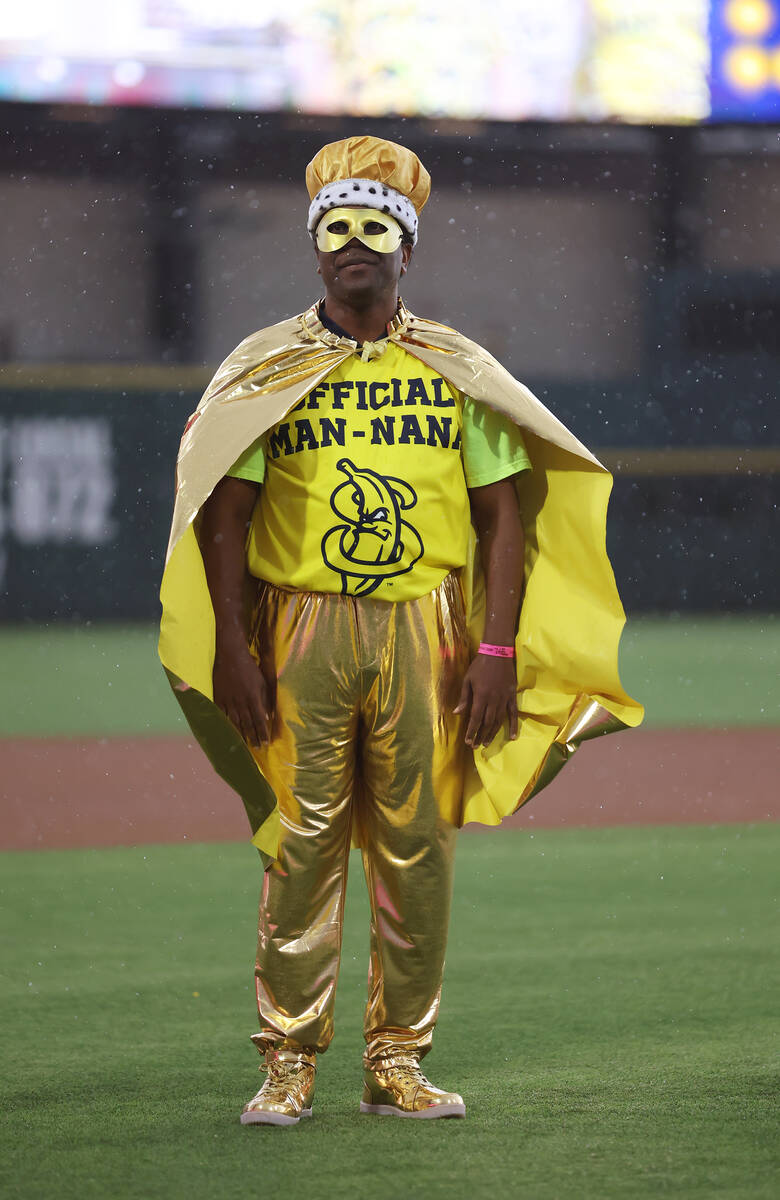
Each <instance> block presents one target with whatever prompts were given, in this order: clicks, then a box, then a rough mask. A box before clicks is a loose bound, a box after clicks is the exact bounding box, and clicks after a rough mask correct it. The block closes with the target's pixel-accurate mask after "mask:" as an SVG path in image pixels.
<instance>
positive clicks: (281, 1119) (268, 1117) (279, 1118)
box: [241, 1108, 311, 1125]
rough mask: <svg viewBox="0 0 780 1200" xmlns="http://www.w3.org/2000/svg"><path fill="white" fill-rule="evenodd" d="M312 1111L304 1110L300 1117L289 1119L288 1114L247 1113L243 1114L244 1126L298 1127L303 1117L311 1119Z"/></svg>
mask: <svg viewBox="0 0 780 1200" xmlns="http://www.w3.org/2000/svg"><path fill="white" fill-rule="evenodd" d="M310 1116H311V1109H310V1108H302V1109H301V1113H300V1116H298V1117H288V1116H287V1114H286V1113H277V1112H260V1111H256V1112H245V1113H242V1114H241V1124H242V1125H297V1124H298V1122H299V1121H300V1119H301V1117H310Z"/></svg>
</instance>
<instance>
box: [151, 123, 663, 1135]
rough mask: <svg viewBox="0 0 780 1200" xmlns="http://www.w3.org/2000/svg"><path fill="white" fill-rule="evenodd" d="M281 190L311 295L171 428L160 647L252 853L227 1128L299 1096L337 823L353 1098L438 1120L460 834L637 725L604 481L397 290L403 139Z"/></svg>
mask: <svg viewBox="0 0 780 1200" xmlns="http://www.w3.org/2000/svg"><path fill="white" fill-rule="evenodd" d="M307 186H308V189H309V195H310V198H311V206H310V210H309V220H308V229H309V232H310V234H311V235H312V237H313V239H314V243H315V252H316V256H317V262H318V273H319V274H321V276H322V280H323V283H324V286H325V298H324V301H322V302H320V303H318V304H316V305H314V306H313V307H312V308H311V309H310V310H309V311H308V312H307V313H304V314H302V316H301V317H298V318H294V319H292V320H291V321H287V322H282V323H281V324H280V325H278V326H275V327H272V328H271V329H268V330H261V331H260V332H259V333H258V334H255V335H253V336H252V337H250V338H249V339H247V340H246V342H244V343H242V344H241V346H239V347H238V348H237V350H236V351H235V352H234V353H233V354H232V355H231V356H230V357H229V358H228V359H227V360H226V362H225V363H224V364H223V365H222V367H221V368H220V370H219V371H218V372H217V375H216V376H215V378H214V380H213V381H212V384H211V386H210V388H209V389H208V391H207V393H206V396H205V397H204V400H203V401H202V402H201V405H200V406H199V408H198V411H197V413H196V414H195V415H194V416H193V418H191V421H190V424H189V425H188V429H187V430H186V431H185V437H184V439H183V441H182V450H181V452H180V457H179V481H178V495H177V508H176V511H175V514H174V527H173V530H172V535H171V545H170V553H169V565H168V569H167V572H166V577H165V580H164V583H163V603H164V608H165V613H164V620H163V633H162V637H161V656H162V658H163V662H164V664H165V665H166V669H167V670H168V674H169V677H170V678H171V682H172V683H173V686H174V688H175V690H176V693H177V696H178V698H179V699H180V701H181V703H182V706H183V707H184V709H185V712H186V713H187V715H188V719H190V722H191V724H192V726H193V729H194V730H195V732H196V734H197V736H198V737H199V739H200V740H201V742H202V744H203V745H204V748H206V750H207V752H208V753H209V755H210V757H211V758H212V761H213V762H214V763H215V765H216V766H217V769H218V770H220V772H221V773H222V774H223V775H224V776H225V778H228V779H229V781H230V782H231V783H233V785H234V786H235V787H236V789H237V790H238V791H240V793H241V794H242V796H243V798H244V800H245V803H246V805H247V811H248V813H249V815H250V820H251V821H252V825H253V828H254V831H255V832H254V838H253V841H254V842H255V844H256V845H257V846H258V848H259V849H260V850H261V852H263V853H264V855H265V857H266V863H267V865H266V871H265V876H264V885H263V892H262V898H261V903H260V915H259V930H258V955H257V967H256V979H257V999H258V1011H259V1015H260V1032H259V1033H258V1034H255V1035H254V1036H253V1041H254V1042H255V1043H256V1045H257V1046H258V1049H259V1050H260V1052H261V1054H262V1055H263V1056H264V1067H265V1069H266V1070H267V1072H268V1078H267V1079H266V1081H265V1083H264V1085H263V1087H262V1088H261V1090H260V1091H259V1092H258V1094H257V1095H256V1096H255V1097H254V1098H253V1099H252V1100H251V1101H250V1102H249V1103H248V1104H247V1105H246V1107H245V1109H244V1112H243V1113H242V1116H241V1120H242V1123H244V1124H292V1123H296V1122H297V1121H298V1120H299V1119H300V1117H301V1116H305V1115H310V1114H311V1107H312V1098H313V1094H314V1080H315V1070H316V1055H317V1054H318V1053H322V1052H323V1051H324V1050H325V1049H326V1048H327V1046H328V1044H329V1041H330V1039H331V1037H332V1032H333V1022H332V1014H333V1002H334V996H335V986H336V978H337V973H338V965H339V954H340V946H341V931H342V914H343V901H344V888H345V883H346V867H347V857H348V850H349V846H350V840H351V838H354V839H355V841H357V842H358V843H359V844H360V846H361V848H362V853H363V864H364V870H365V874H366V880H367V885H368V890H369V898H370V902H371V913H372V920H371V955H370V971H369V1002H368V1006H367V1010H366V1019H365V1035H366V1051H365V1055H364V1070H365V1075H364V1079H365V1082H364V1092H363V1100H362V1102H361V1106H360V1107H361V1111H363V1112H368V1113H375V1114H380V1115H393V1116H401V1117H416V1118H419V1117H422V1118H431V1117H434V1118H435V1117H462V1116H463V1115H464V1114H465V1106H464V1103H463V1100H462V1098H461V1097H460V1096H459V1095H458V1094H457V1093H453V1092H446V1091H443V1090H441V1089H439V1088H437V1087H435V1086H434V1085H433V1084H431V1083H430V1082H429V1080H428V1079H426V1077H425V1076H424V1075H423V1074H422V1071H421V1068H420V1060H421V1059H422V1057H423V1056H424V1055H425V1054H426V1053H427V1052H428V1050H429V1049H430V1045H431V1039H432V1035H433V1029H434V1026H435V1022H436V1017H437V1013H438V1007H439V999H440V993H441V979H442V971H443V965H444V951H445V946H446V938H447V926H448V920H449V908H450V895H451V884H452V865H453V855H454V842H455V833H456V829H457V827H458V826H460V825H462V824H463V823H464V822H465V821H466V820H473V819H476V820H482V821H485V822H487V823H489V824H494V823H497V822H498V821H499V820H500V819H501V817H502V816H503V815H505V814H506V813H508V812H511V811H513V810H514V809H515V808H516V807H517V806H518V804H519V803H522V802H523V801H524V800H526V799H528V798H529V797H530V795H531V794H533V793H534V791H536V790H539V788H540V787H542V786H544V784H545V783H546V782H547V781H548V779H549V778H550V777H551V776H552V774H553V773H554V771H555V770H556V769H557V767H558V766H560V765H561V763H562V762H563V761H564V760H565V758H566V757H567V756H568V755H569V754H570V753H571V751H572V749H574V748H575V747H576V745H577V744H578V742H579V741H580V740H582V738H583V737H585V736H592V735H593V734H594V733H596V732H603V731H604V730H605V729H608V728H616V727H624V726H625V725H631V724H638V722H639V720H640V719H641V709H640V708H639V706H637V705H636V704H635V703H634V702H633V701H631V700H630V699H629V698H628V697H627V696H626V695H625V693H624V692H623V690H622V688H621V686H620V682H619V679H618V675H617V640H618V637H619V632H620V626H621V625H622V623H623V619H624V618H623V613H622V609H621V607H620V603H619V600H618V598H617V593H616V592H615V588H614V580H613V579H612V576H611V571H610V569H609V564H608V561H607V559H606V553H605V550H604V543H603V526H604V516H605V509H606V498H607V495H608V490H609V488H608V476H606V473H605V472H604V471H603V468H601V467H600V465H599V464H598V463H596V461H595V460H594V459H593V456H592V455H590V453H589V452H588V451H587V450H586V449H585V448H584V447H583V446H581V445H580V443H578V442H577V441H576V439H575V438H573V437H572V435H571V434H569V433H568V431H567V430H565V429H564V427H563V426H561V425H560V423H559V422H557V421H556V420H555V418H554V417H552V416H551V414H549V413H547V411H546V410H545V409H544V408H543V407H542V406H541V405H540V404H539V402H538V401H536V400H535V398H534V397H532V396H531V395H530V393H528V392H527V390H526V389H524V388H522V385H520V384H518V383H517V382H516V381H514V380H512V379H511V377H509V376H508V375H506V373H505V372H503V371H502V368H500V367H499V366H498V364H497V363H495V362H494V360H492V359H490V356H489V355H487V354H486V352H485V351H483V350H481V348H480V347H477V346H475V345H474V344H473V343H470V342H468V341H467V339H464V338H462V337H461V336H460V335H458V334H456V333H454V331H452V330H448V329H446V328H445V327H443V326H438V325H435V323H433V322H425V321H420V320H419V319H418V318H415V317H412V315H411V314H410V313H408V311H407V310H406V309H405V308H404V306H403V305H402V303H401V302H400V300H399V295H398V286H399V280H400V278H401V277H402V276H403V275H404V274H405V273H406V270H407V268H408V266H409V262H410V259H411V255H412V251H413V247H414V244H415V242H416V240H417V229H418V216H419V212H420V210H421V209H422V207H423V205H424V204H425V202H426V200H427V197H428V193H429V190H430V178H429V176H428V173H427V172H426V171H425V169H424V167H423V166H422V164H421V163H420V162H419V160H418V159H417V158H416V156H415V155H413V154H412V153H411V152H410V151H408V150H406V149H405V148H403V147H401V146H397V145H394V144H393V143H389V142H385V141H382V140H380V139H377V138H367V137H361V138H349V139H347V140H346V141H344V142H338V143H334V144H332V145H329V146H325V147H324V148H323V149H322V150H321V151H320V152H319V154H318V155H317V156H316V157H315V158H314V159H313V161H312V162H311V163H310V164H309V168H308V170H307ZM520 425H523V427H524V432H523V433H521V432H520V428H519V427H520ZM526 442H528V448H529V450H531V452H532V453H531V456H530V458H529V454H528V452H527V450H526ZM532 460H533V470H530V471H529V469H528V468H529V467H531V465H532ZM605 482H606V483H607V487H606V489H605V488H604V484H605ZM518 495H519V496H520V500H521V503H520V504H519V503H518ZM521 507H522V513H523V517H524V518H525V521H526V524H527V526H528V532H529V538H528V548H527V552H526V550H525V547H524V536H523V521H522V519H521ZM474 535H476V550H475V546H474ZM524 562H525V575H526V587H527V598H526V602H525V604H524V606H523V613H522V616H521V615H520V600H521V595H522V592H523V577H524ZM529 608H530V614H529ZM526 617H528V619H527V620H526ZM558 622H559V623H560V628H558V627H557V623H558ZM212 639H213V640H212ZM212 647H213V650H212ZM518 651H519V658H518V657H517V654H518ZM518 693H520V694H521V696H522V702H521V706H520V713H519V716H520V721H518ZM210 696H213V704H214V705H215V706H216V710H215V709H214V708H213V707H212V706H211V705H210V704H209V702H208V701H209V697H210ZM204 697H205V699H204ZM217 711H218V712H219V713H221V714H224V717H226V718H227V721H225V720H224V718H222V717H220V716H217V715H216V712H217ZM236 732H237V733H238V734H239V735H240V737H241V743H239V742H238V739H237V738H236V736H235V735H236ZM246 747H249V748H250V749H251V760H250V758H249V754H248V752H247V750H246ZM250 761H251V765H250Z"/></svg>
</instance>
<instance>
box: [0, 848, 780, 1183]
mask: <svg viewBox="0 0 780 1200" xmlns="http://www.w3.org/2000/svg"><path fill="white" fill-rule="evenodd" d="M779 854H780V827H778V826H772V825H763V826H755V827H750V826H727V827H710V828H706V827H687V828H675V829H666V828H661V829H643V830H636V829H614V830H598V831H584V830H572V831H561V832H545V833H536V834H535V835H526V834H520V833H517V832H509V831H505V832H503V833H500V834H485V835H484V836H473V837H464V838H461V840H460V844H459V862H458V873H457V881H456V900H455V906H454V913H453V928H452V936H451V942H450V953H449V959H448V965H447V976H446V981H445V994H444V1005H443V1013H442V1018H441V1021H440V1024H439V1029H438V1031H437V1037H436V1043H435V1047H434V1052H433V1054H432V1055H431V1057H430V1058H429V1059H428V1060H427V1064H428V1066H429V1067H430V1073H431V1075H432V1076H433V1078H434V1079H435V1080H436V1081H438V1082H440V1083H441V1084H442V1085H444V1086H447V1087H453V1088H459V1089H461V1090H462V1091H463V1093H464V1094H465V1097H466V1100H467V1104H468V1110H469V1112H468V1117H467V1119H466V1121H464V1122H456V1121H449V1122H410V1121H393V1120H391V1119H382V1118H372V1117H361V1116H360V1115H359V1114H358V1111H357V1106H358V1101H359V1098H360V1052H361V1036H360V1020H361V1010H362V1003H363V996H364V990H365V975H366V952H367V945H366V943H367V938H366V903H365V899H364V896H363V887H362V879H361V878H360V864H359V860H358V859H357V858H356V857H355V856H353V859H352V872H353V874H352V881H351V896H350V903H349V905H348V922H347V929H346V938H345V946H344V958H343V971H342V977H341V981H340V991H339V1000H338V1016H337V1027H338V1032H337V1037H336V1040H335V1043H334V1045H333V1047H332V1049H331V1050H330V1051H329V1053H328V1054H327V1055H325V1056H324V1057H323V1058H322V1059H321V1070H320V1074H319V1077H318V1079H319V1091H318V1095H317V1098H316V1100H315V1116H314V1118H313V1119H312V1120H311V1121H308V1122H303V1123H301V1125H299V1126H297V1127H296V1128H293V1129H271V1128H254V1129H251V1128H243V1127H241V1126H240V1125H239V1123H238V1114H239V1111H240V1108H241V1106H242V1104H243V1103H244V1101H245V1100H246V1099H248V1098H249V1096H250V1095H251V1094H252V1093H253V1092H254V1091H255V1089H256V1088H257V1086H259V1082H258V1081H259V1079H260V1076H259V1075H258V1074H257V1072H256V1069H255V1068H256V1064H257V1061H258V1060H257V1056H256V1053H255V1051H254V1050H253V1048H252V1047H251V1045H250V1043H249V1041H248V1035H249V1033H250V1032H251V1031H252V1030H253V1028H254V1003H253V992H252V977H251V961H252V956H253V940H254V909H255V902H256V894H257V890H258V885H259V863H258V860H257V859H256V857H255V855H254V854H253V852H252V851H251V850H250V849H249V848H247V847H244V846H232V845H218V846H208V847H206V846H176V847H167V846H166V847H153V848H145V849H116V850H108V851H101V852H97V851H68V852H56V853H55V852H48V853H36V854H13V855H11V854H9V855H4V856H2V863H1V866H2V883H1V884H0V891H1V893H2V902H3V906H4V909H5V915H4V917H3V926H2V928H3V931H4V932H3V938H4V945H3V956H2V976H3V991H4V996H5V999H4V1006H3V1007H4V1017H3V1026H2V1030H3V1035H4V1040H5V1048H4V1052H3V1091H4V1093H5V1096H4V1101H3V1105H4V1118H3V1128H2V1138H3V1143H4V1144H3V1149H2V1156H0V1162H2V1166H1V1167H0V1192H1V1193H2V1195H3V1197H7V1198H8V1200H12V1198H20V1200H22V1198H23V1200H28V1198H29V1200H32V1198H34V1197H41V1196H58V1197H62V1198H63V1200H69V1198H71V1197H73V1198H75V1197H79V1198H80V1200H104V1198H106V1197H111V1198H112V1200H113V1198H116V1200H125V1198H129V1197H139V1198H141V1197H144V1198H156V1197H161V1198H162V1197H166V1198H168V1197H171V1198H173V1200H179V1198H182V1200H184V1198H185V1197H188V1198H190V1197H194V1198H196V1200H211V1198H212V1197H213V1198H215V1200H223V1198H224V1200H231V1198H233V1197H236V1198H238V1197H245V1196H247V1195H264V1196H270V1197H284V1196H286V1195H291V1196H297V1195H304V1196H307V1197H311V1198H312V1200H317V1198H319V1197H339V1198H340V1197H347V1196H348V1197H353V1196H354V1197H361V1198H362V1197H371V1198H372V1200H390V1198H391V1197H392V1198H396V1197H412V1198H414V1200H417V1198H418V1197H419V1198H422V1197H442V1198H443V1197H447V1198H448V1200H450V1198H451V1200H460V1198H461V1197H463V1198H466V1197H469V1198H470V1197H479V1198H481V1197H486V1196H490V1197H495V1198H503V1197H513V1198H514V1197H519V1198H521V1200H575V1198H576V1200H583V1198H587V1200H611V1198H616V1197H620V1198H621V1200H643V1198H644V1197H666V1196H674V1197H686V1198H688V1197H690V1198H701V1200H764V1198H766V1200H770V1197H771V1198H772V1200H774V1198H775V1197H776V1196H777V1195H778V1182H779V1179H780V1177H779V1176H778V1166H779V1165H780V1164H779V1162H778V1138H777V1129H778V1124H777V1116H778V1113H777V1095H778V1091H777V1083H778V1057H777V1044H776V1040H775V1039H776V1033H777V1026H776V1017H777V995H778V988H779V987H780V971H779V970H778V960H777V950H778V943H777V928H778V926H777V915H778V914H777V907H778V887H777V884H778V877H777V861H778V855H779Z"/></svg>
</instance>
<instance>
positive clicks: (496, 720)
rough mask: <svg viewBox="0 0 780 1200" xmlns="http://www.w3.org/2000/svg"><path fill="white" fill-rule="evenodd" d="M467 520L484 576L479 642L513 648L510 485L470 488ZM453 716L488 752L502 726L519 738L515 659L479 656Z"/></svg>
mask: <svg viewBox="0 0 780 1200" xmlns="http://www.w3.org/2000/svg"><path fill="white" fill-rule="evenodd" d="M469 500H470V501H471V517H472V521H473V522H474V527H475V529H476V531H477V536H478V538H479V553H480V558H481V561H482V569H483V571H484V574H485V591H486V603H485V630H484V633H483V635H482V640H483V641H485V642H489V643H493V644H494V645H498V646H514V644H515V637H516V635H517V622H518V617H519V614H520V602H521V600H522V594H523V558H524V536H523V523H522V520H521V518H520V509H519V507H518V503H517V493H516V491H515V484H514V479H513V478H509V479H501V480H499V482H498V483H490V484H487V486H486V487H480V488H470V489H469ZM455 711H456V712H465V713H466V714H467V717H468V719H467V723H466V741H467V742H468V744H469V745H470V746H480V745H482V746H487V745H489V744H490V742H492V740H493V738H494V737H495V736H496V734H497V733H498V731H499V729H500V727H501V724H502V722H503V721H504V720H508V722H509V736H510V738H515V737H517V676H516V664H515V660H514V659H513V658H492V657H488V656H487V655H484V654H478V655H476V657H475V658H474V660H473V661H472V663H471V665H470V667H469V669H468V671H467V672H466V675H465V677H464V680H463V688H462V689H461V694H460V699H459V701H458V705H457V708H456V709H455Z"/></svg>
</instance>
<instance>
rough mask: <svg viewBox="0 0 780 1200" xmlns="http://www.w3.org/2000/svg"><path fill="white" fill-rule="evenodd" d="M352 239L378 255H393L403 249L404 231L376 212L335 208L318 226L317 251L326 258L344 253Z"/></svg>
mask: <svg viewBox="0 0 780 1200" xmlns="http://www.w3.org/2000/svg"><path fill="white" fill-rule="evenodd" d="M353 238H357V240H358V241H359V242H362V243H363V245H364V246H368V248H369V250H374V251H376V253H377V254H392V252H393V251H394V250H397V249H398V247H399V246H400V245H401V239H402V238H403V230H402V229H401V226H400V225H399V224H398V222H397V221H396V220H395V219H394V218H393V217H390V216H388V215H387V213H383V212H379V211H378V210H377V209H375V208H332V209H331V210H330V212H326V213H325V216H324V217H323V218H322V220H321V221H320V223H319V225H318V226H317V234H316V242H317V249H318V250H323V251H324V252H325V253H326V254H332V253H333V251H334V250H341V248H342V246H346V244H347V242H351V241H352V239H353Z"/></svg>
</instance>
